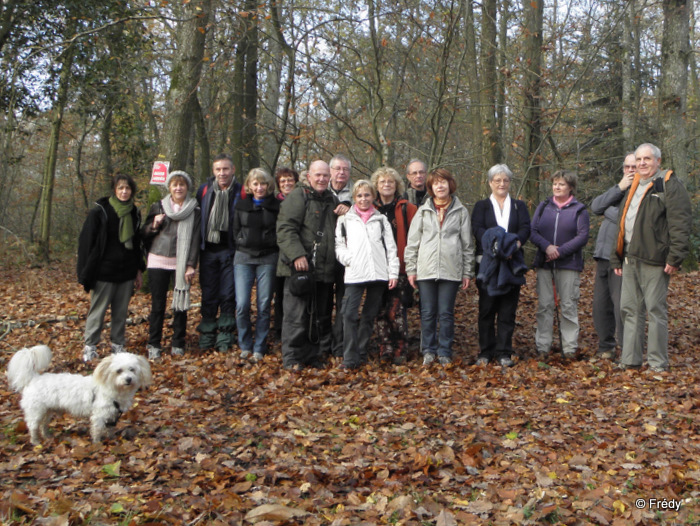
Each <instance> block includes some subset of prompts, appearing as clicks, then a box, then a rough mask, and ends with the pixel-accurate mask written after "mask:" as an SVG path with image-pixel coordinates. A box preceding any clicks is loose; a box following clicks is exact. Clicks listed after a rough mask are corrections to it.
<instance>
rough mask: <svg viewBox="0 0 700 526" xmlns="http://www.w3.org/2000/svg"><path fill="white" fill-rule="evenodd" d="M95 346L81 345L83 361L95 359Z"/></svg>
mask: <svg viewBox="0 0 700 526" xmlns="http://www.w3.org/2000/svg"><path fill="white" fill-rule="evenodd" d="M97 358H98V356H97V346H96V345H86V346H85V347H83V361H84V362H90V361H92V360H95V359H97Z"/></svg>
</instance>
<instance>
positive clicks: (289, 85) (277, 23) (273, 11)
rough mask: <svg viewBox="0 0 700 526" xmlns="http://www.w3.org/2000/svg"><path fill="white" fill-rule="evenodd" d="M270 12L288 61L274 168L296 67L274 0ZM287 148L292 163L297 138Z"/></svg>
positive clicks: (285, 131)
mask: <svg viewBox="0 0 700 526" xmlns="http://www.w3.org/2000/svg"><path fill="white" fill-rule="evenodd" d="M270 12H271V16H272V24H273V26H274V28H275V41H276V42H278V43H279V45H280V48H281V49H282V50H283V51H284V53H285V55H286V56H287V61H288V64H287V71H288V74H287V81H286V82H285V85H284V106H283V107H282V112H281V115H280V119H279V120H280V123H279V128H278V129H276V131H275V133H274V137H275V144H276V151H275V153H274V157H273V160H272V162H271V168H275V167H276V166H277V161H278V159H279V157H280V154H281V152H282V146H283V145H284V142H285V138H286V134H287V128H288V126H289V120H290V114H289V109H290V107H291V105H292V99H293V92H294V78H295V75H294V71H295V69H296V52H295V50H294V48H292V46H290V45H289V44H288V43H287V41H286V40H285V38H284V32H283V30H282V22H281V20H280V14H279V4H278V3H277V2H276V1H275V0H271V3H270ZM281 59H282V57H280V64H281ZM278 85H279V84H278ZM295 135H296V134H295ZM270 136H272V133H270ZM289 148H290V156H291V158H290V161H291V163H292V165H293V164H294V162H295V161H296V159H297V156H298V149H299V141H297V140H295V141H293V142H292V144H291V145H290V147H289Z"/></svg>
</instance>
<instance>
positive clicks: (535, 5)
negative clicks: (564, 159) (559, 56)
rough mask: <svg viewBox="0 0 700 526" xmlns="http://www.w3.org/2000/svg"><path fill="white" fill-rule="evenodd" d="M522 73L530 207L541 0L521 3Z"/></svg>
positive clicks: (536, 156) (534, 189) (538, 115)
mask: <svg viewBox="0 0 700 526" xmlns="http://www.w3.org/2000/svg"><path fill="white" fill-rule="evenodd" d="M523 11H524V16H525V20H524V22H525V23H524V27H523V30H524V35H525V64H524V67H525V74H524V79H523V80H524V86H523V88H524V108H523V115H524V120H525V122H524V124H525V169H524V170H523V173H524V175H525V188H524V196H525V198H526V200H527V203H528V206H529V207H530V209H531V211H534V207H535V206H536V205H537V203H538V202H539V195H538V189H539V179H540V164H541V160H540V149H541V143H542V129H541V127H542V122H541V121H542V108H541V104H540V94H541V88H542V86H541V85H542V82H541V79H542V26H543V18H544V6H543V0H532V1H530V2H525V4H524V8H523Z"/></svg>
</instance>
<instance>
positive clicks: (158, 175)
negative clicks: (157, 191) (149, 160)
mask: <svg viewBox="0 0 700 526" xmlns="http://www.w3.org/2000/svg"><path fill="white" fill-rule="evenodd" d="M169 167H170V163H169V162H168V161H156V162H154V163H153V171H152V172H151V184H165V180H166V179H167V178H168V168H169Z"/></svg>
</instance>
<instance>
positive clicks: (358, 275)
mask: <svg viewBox="0 0 700 526" xmlns="http://www.w3.org/2000/svg"><path fill="white" fill-rule="evenodd" d="M376 195H377V194H376V191H375V189H374V186H372V184H371V183H370V182H369V181H366V180H360V181H357V182H356V183H355V186H354V187H353V191H352V197H353V200H354V201H355V204H354V205H353V206H352V208H350V210H349V211H348V213H347V214H345V215H344V216H341V217H340V218H339V219H338V224H337V226H336V229H335V256H336V258H337V259H338V261H339V262H340V263H342V264H343V266H345V295H344V296H343V309H342V316H343V324H344V327H343V364H342V365H341V367H343V368H345V369H355V368H357V367H359V366H360V365H362V364H364V363H366V362H367V344H368V343H369V339H370V336H371V335H372V328H373V326H374V319H375V318H376V317H377V313H378V312H379V307H380V306H381V299H382V295H383V293H384V290H385V289H386V288H387V286H388V287H389V289H393V288H394V287H396V283H397V281H398V277H399V258H398V256H397V253H396V242H395V241H394V235H393V233H392V231H391V225H389V222H388V221H387V219H386V217H385V216H384V215H382V214H380V213H379V212H378V211H377V209H376V208H374V206H373V203H374V200H375V198H376ZM365 291H366V292H367V295H366V297H365V303H364V307H363V309H362V314H361V316H360V314H359V312H358V311H359V308H360V303H361V301H362V295H363V294H364V293H365Z"/></svg>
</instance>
